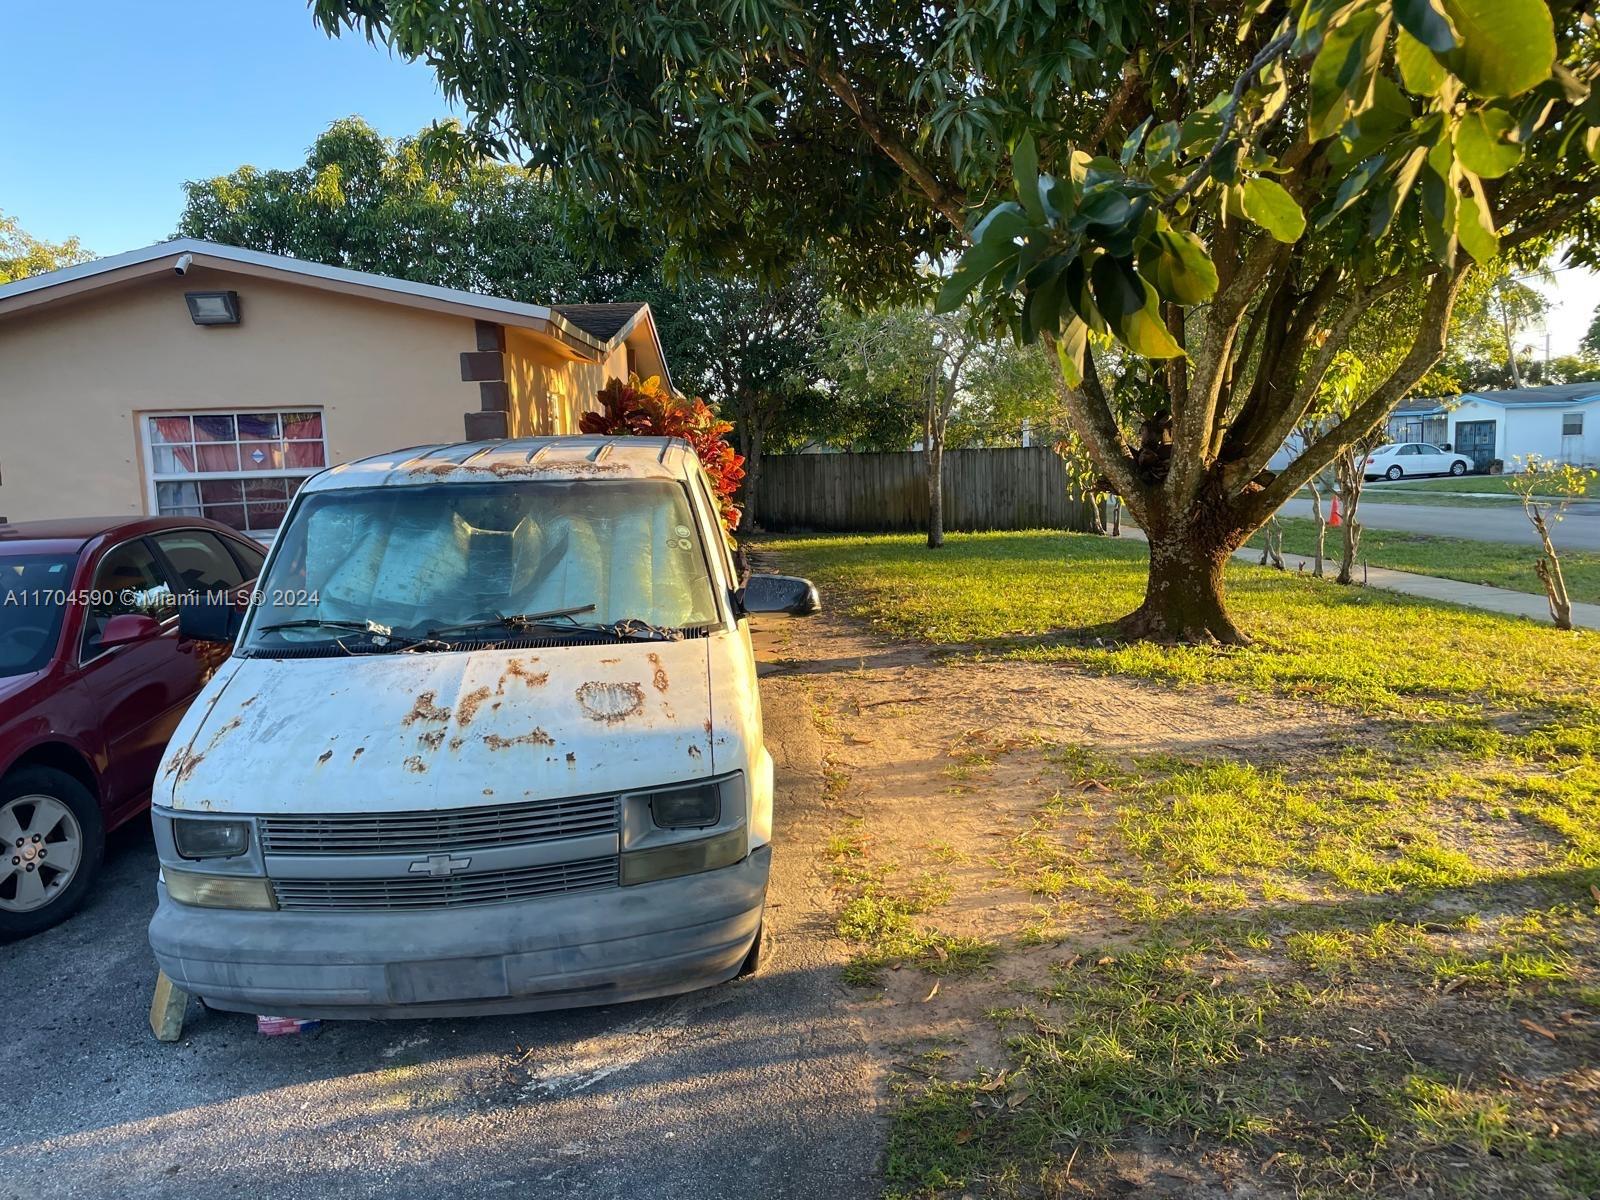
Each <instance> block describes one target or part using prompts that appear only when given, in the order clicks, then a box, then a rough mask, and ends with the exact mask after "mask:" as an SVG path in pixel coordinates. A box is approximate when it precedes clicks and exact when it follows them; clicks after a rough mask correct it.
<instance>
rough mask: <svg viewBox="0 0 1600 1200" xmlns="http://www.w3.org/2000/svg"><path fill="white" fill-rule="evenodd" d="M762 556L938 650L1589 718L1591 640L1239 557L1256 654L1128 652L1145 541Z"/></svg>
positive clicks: (1068, 540) (1243, 604)
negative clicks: (1128, 621) (1125, 632)
mask: <svg viewBox="0 0 1600 1200" xmlns="http://www.w3.org/2000/svg"><path fill="white" fill-rule="evenodd" d="M1369 536H1370V535H1369ZM762 548H764V549H766V550H769V551H771V552H774V553H776V554H778V555H780V556H782V557H784V558H786V559H792V560H793V565H795V566H796V567H797V568H804V569H805V570H806V571H808V572H810V573H811V575H812V577H813V578H814V579H815V580H816V581H817V583H818V584H819V585H820V586H821V587H823V588H824V589H826V590H829V591H832V592H834V593H842V594H843V596H844V597H845V600H844V602H845V604H846V605H847V607H848V608H849V609H850V611H852V612H853V613H855V614H857V615H859V616H863V617H866V618H867V619H868V620H870V621H872V622H873V623H874V624H876V625H878V626H879V627H881V628H883V629H884V630H886V631H888V632H891V633H894V634H898V635H901V636H906V637H913V638H919V639H921V640H924V641H928V642H933V643H937V644H946V645H965V646H972V647H973V648H975V649H978V650H981V651H983V652H985V653H988V654H995V655H1002V656H1007V657H1015V658H1025V659H1037V660H1045V661H1065V662H1073V663H1076V664H1078V665H1080V666H1085V667H1089V668H1091V669H1094V670H1097V671H1107V672H1115V673H1118V674H1124V675H1131V676H1137V677H1139V678H1144V679H1150V680H1156V681H1160V682H1164V683H1174V684H1183V683H1215V684H1220V685H1222V686H1224V687H1229V688H1232V689H1235V690H1237V691H1239V692H1240V693H1241V694H1243V693H1248V692H1250V691H1254V690H1263V689H1265V690H1270V691H1274V692H1278V693H1281V694H1285V695H1296V696H1312V697H1316V698H1319V699H1323V700H1327V701H1330V702H1333V703H1338V704H1343V705H1347V706H1350V707H1354V708H1359V709H1361V710H1362V711H1364V712H1370V713H1375V714H1385V715H1394V716H1422V715H1432V716H1441V715H1456V716H1459V715H1476V714H1479V713H1481V711H1482V710H1483V709H1484V708H1485V706H1492V707H1513V708H1522V707H1533V708H1541V709H1542V708H1547V707H1549V706H1550V705H1552V704H1555V705H1558V706H1560V707H1562V708H1563V709H1565V708H1568V707H1570V708H1572V709H1573V710H1574V711H1581V712H1582V713H1583V714H1584V719H1585V720H1588V719H1589V717H1590V716H1591V715H1593V716H1594V717H1595V718H1596V720H1597V722H1600V637H1596V636H1594V635H1588V634H1584V633H1582V632H1577V633H1567V634H1562V633H1559V632H1558V631H1556V630H1554V629H1551V628H1547V627H1545V626H1542V625H1539V624H1537V623H1535V622H1532V621H1527V620H1523V619H1520V618H1515V617H1502V616H1496V615H1493V614H1489V613H1483V612H1478V611H1473V610H1469V609H1459V608H1452V607H1448V606H1444V605H1424V604H1419V603H1417V602H1415V601H1412V600H1409V599H1406V598H1404V597H1400V596H1397V595H1394V594H1392V593H1387V592H1380V591H1377V590H1376V589H1362V588H1340V587H1336V586H1334V585H1331V584H1328V583H1325V582H1323V581H1321V580H1315V579H1310V578H1301V577H1297V576H1294V575H1285V574H1284V573H1282V572H1278V571H1273V570H1268V569H1263V568H1259V567H1254V566H1251V565H1249V564H1248V563H1242V562H1236V563H1234V564H1232V565H1231V566H1230V568H1229V571H1228V584H1227V586H1228V596H1229V603H1230V605H1231V607H1232V610H1233V612H1234V615H1235V618H1236V620H1237V621H1238V622H1239V624H1240V626H1241V627H1242V628H1244V629H1245V630H1246V631H1247V632H1249V633H1250V634H1252V635H1253V636H1254V637H1255V638H1256V639H1257V640H1258V642H1259V645H1258V646H1257V647H1256V648H1253V649H1250V650H1246V651H1243V652H1233V651H1227V650H1218V649H1208V648H1202V647H1185V646H1155V645H1151V644H1147V643H1132V644H1123V643H1120V642H1117V641H1115V640H1113V639H1112V638H1111V630H1110V629H1109V625H1110V623H1111V622H1113V621H1114V620H1116V618H1118V617H1119V616H1121V615H1123V614H1124V613H1127V612H1130V611H1132V610H1133V609H1134V608H1135V607H1137V605H1138V603H1139V600H1140V598H1141V597H1142V596H1143V593H1144V583H1145V574H1146V561H1147V557H1146V556H1147V550H1146V547H1145V545H1144V544H1143V543H1142V542H1136V541H1131V540H1126V541H1125V540H1122V539H1119V538H1105V537H1096V536H1093V535H1089V534H1073V533H1053V532H1023V533H991V534H955V535H952V536H950V538H949V540H948V543H947V545H946V546H945V548H944V549H943V550H940V551H937V552H935V553H933V554H930V553H929V552H928V551H927V549H926V548H925V547H924V546H923V545H922V542H921V540H920V539H919V538H916V537H911V536H884V535H879V536H841V537H814V538H796V539H769V540H767V541H765V542H763V543H762Z"/></svg>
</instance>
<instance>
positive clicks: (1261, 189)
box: [1242, 175, 1306, 242]
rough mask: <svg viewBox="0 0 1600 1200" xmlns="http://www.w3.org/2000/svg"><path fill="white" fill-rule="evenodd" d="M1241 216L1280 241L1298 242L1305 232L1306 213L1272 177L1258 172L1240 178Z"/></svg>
mask: <svg viewBox="0 0 1600 1200" xmlns="http://www.w3.org/2000/svg"><path fill="white" fill-rule="evenodd" d="M1242 205H1243V208H1244V215H1245V217H1246V218H1247V219H1249V220H1250V221H1253V222H1254V223H1255V224H1257V225H1259V226H1261V228H1263V229H1265V230H1266V231H1267V232H1268V233H1270V234H1271V235H1272V236H1273V237H1275V238H1277V239H1278V241H1280V242H1298V241H1299V240H1300V237H1301V235H1302V234H1304V233H1305V231H1306V215H1305V213H1303V212H1301V211H1300V205H1298V204H1297V203H1295V199H1294V197H1293V196H1291V195H1289V193H1288V192H1286V191H1284V189H1283V185H1282V184H1280V183H1278V181H1277V180H1275V179H1266V178H1264V177H1262V176H1260V175H1257V176H1254V177H1252V178H1250V179H1246V180H1245V181H1244V194H1243V196H1242Z"/></svg>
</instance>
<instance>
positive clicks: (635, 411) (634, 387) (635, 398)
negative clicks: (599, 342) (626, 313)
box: [578, 375, 744, 539]
mask: <svg viewBox="0 0 1600 1200" xmlns="http://www.w3.org/2000/svg"><path fill="white" fill-rule="evenodd" d="M595 398H596V399H598V400H599V401H600V411H599V412H590V413H584V414H583V420H581V421H580V422H579V423H578V428H580V429H581V430H583V432H584V433H611V434H619V433H631V434H638V435H640V436H644V437H675V438H682V439H683V440H684V441H686V442H688V443H689V445H691V446H693V447H694V452H695V454H696V455H698V456H699V458H700V465H701V466H703V467H704V468H705V469H706V474H707V475H708V476H710V477H711V487H712V490H713V491H714V492H715V494H716V497H717V504H718V506H719V507H720V508H721V512H722V526H723V529H724V530H726V532H727V534H728V536H729V537H730V539H731V538H732V536H733V531H734V530H735V529H737V528H738V526H739V506H738V505H737V504H735V503H734V502H733V498H734V496H735V495H736V494H738V491H739V483H740V481H741V480H743V479H744V455H742V454H738V453H736V452H735V451H734V449H733V447H732V446H730V445H729V444H728V434H729V433H730V432H731V431H732V429H733V425H732V423H731V422H728V421H724V420H723V419H722V418H721V417H719V416H718V415H717V410H716V409H714V408H712V407H711V406H710V405H709V404H707V403H706V402H705V401H704V400H702V399H700V397H698V396H694V397H688V396H676V395H674V394H673V393H672V392H671V391H669V390H668V389H666V388H665V387H663V386H662V385H661V379H660V377H659V376H655V375H652V376H650V378H648V379H640V378H639V377H638V376H637V375H629V376H628V379H627V382H626V383H624V382H623V381H622V380H620V379H613V380H612V381H611V382H610V383H608V384H606V386H605V387H603V388H601V389H600V391H599V392H597V393H596V397H595Z"/></svg>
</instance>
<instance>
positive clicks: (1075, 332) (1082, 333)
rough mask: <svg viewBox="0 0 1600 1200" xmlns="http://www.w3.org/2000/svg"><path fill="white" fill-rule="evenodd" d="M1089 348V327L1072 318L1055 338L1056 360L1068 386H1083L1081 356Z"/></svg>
mask: <svg viewBox="0 0 1600 1200" xmlns="http://www.w3.org/2000/svg"><path fill="white" fill-rule="evenodd" d="M1088 349H1089V327H1088V326H1087V325H1085V324H1084V323H1083V322H1082V321H1080V320H1077V319H1076V318H1074V319H1073V320H1071V321H1068V322H1067V327H1066V328H1065V329H1063V330H1062V331H1061V336H1060V337H1058V338H1057V339H1056V361H1057V362H1059V363H1060V364H1061V378H1062V379H1064V380H1066V383H1067V386H1068V387H1074V388H1075V387H1082V386H1083V356H1084V355H1085V354H1086V353H1088Z"/></svg>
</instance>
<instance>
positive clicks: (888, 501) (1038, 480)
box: [756, 446, 1093, 533]
mask: <svg viewBox="0 0 1600 1200" xmlns="http://www.w3.org/2000/svg"><path fill="white" fill-rule="evenodd" d="M760 489H761V490H760V495H759V497H758V500H757V505H756V508H757V514H756V515H757V517H758V518H759V520H760V523H761V525H762V526H763V527H765V528H767V529H772V530H794V529H817V530H833V531H839V532H850V531H854V532H863V533H865V532H880V531H881V532H889V531H894V530H908V529H909V530H915V529H926V528H927V525H928V484H927V474H926V466H925V464H924V459H923V456H922V453H921V452H920V451H912V452H910V453H901V454H782V455H776V454H775V455H771V456H769V457H766V458H763V459H762V460H761V481H760ZM1092 520H1093V518H1092V516H1091V512H1090V505H1089V502H1088V501H1087V500H1086V499H1085V498H1084V497H1083V496H1082V495H1081V494H1080V493H1079V491H1078V489H1077V488H1076V487H1075V486H1073V484H1072V483H1071V482H1070V481H1069V480H1068V478H1067V464H1066V463H1065V462H1063V461H1062V458H1061V456H1060V455H1059V454H1057V453H1056V452H1055V451H1054V450H1052V449H1050V448H1049V447H1048V446H1029V447H1025V448H1019V449H984V450H947V451H945V455H944V527H945V528H946V529H949V530H966V531H975V530H983V529H1077V530H1086V529H1089V528H1091V523H1092Z"/></svg>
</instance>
